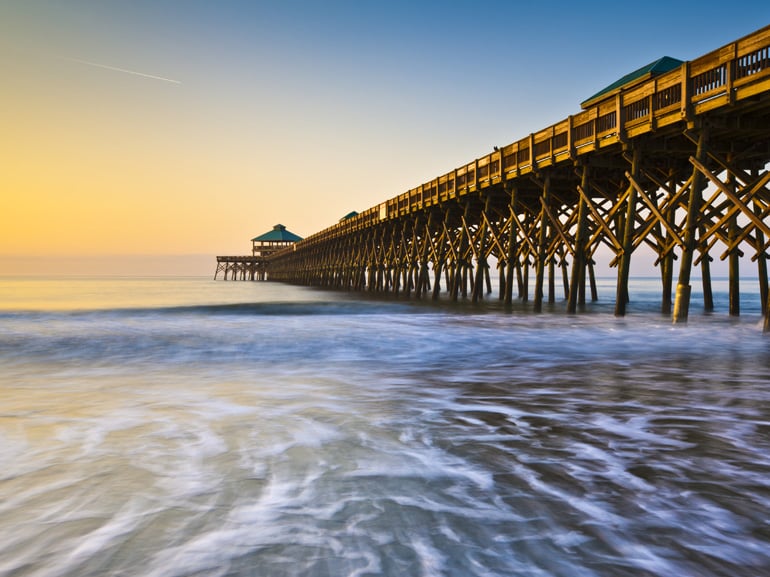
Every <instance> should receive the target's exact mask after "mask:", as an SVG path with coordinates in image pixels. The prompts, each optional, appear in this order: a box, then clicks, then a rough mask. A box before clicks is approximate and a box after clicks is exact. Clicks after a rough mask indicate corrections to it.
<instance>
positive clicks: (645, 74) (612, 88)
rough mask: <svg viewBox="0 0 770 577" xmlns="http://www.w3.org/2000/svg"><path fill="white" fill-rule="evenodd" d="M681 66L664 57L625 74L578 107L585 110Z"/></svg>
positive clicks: (677, 62)
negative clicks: (623, 90) (611, 95)
mask: <svg viewBox="0 0 770 577" xmlns="http://www.w3.org/2000/svg"><path fill="white" fill-rule="evenodd" d="M681 65H682V61H681V60H677V59H676V58H671V57H670V56H664V57H663V58H660V59H659V60H656V61H655V62H650V63H649V64H648V65H647V66H642V67H641V68H640V69H639V70H634V71H633V72H630V73H628V74H626V75H625V76H623V77H622V78H620V79H619V80H617V81H615V82H613V83H612V84H610V85H609V86H607V87H606V88H604V89H603V90H600V91H599V92H597V93H596V94H594V95H593V96H591V97H590V98H588V99H587V100H585V101H583V102H582V103H581V104H580V106H582V107H583V109H586V108H588V107H589V106H591V105H592V104H595V103H596V101H598V100H601V99H602V98H605V97H607V96H609V95H610V94H614V93H616V92H620V90H622V89H623V88H626V87H628V86H629V85H633V84H638V83H639V82H642V81H644V80H647V79H648V78H652V77H653V76H658V75H660V74H663V73H664V72H669V71H671V70H673V69H674V68H679V67H680V66H681Z"/></svg>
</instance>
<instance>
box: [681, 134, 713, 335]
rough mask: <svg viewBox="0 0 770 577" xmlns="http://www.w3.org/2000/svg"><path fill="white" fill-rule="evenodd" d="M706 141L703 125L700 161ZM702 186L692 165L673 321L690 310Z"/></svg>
mask: <svg viewBox="0 0 770 577" xmlns="http://www.w3.org/2000/svg"><path fill="white" fill-rule="evenodd" d="M707 141H708V128H707V127H706V126H703V127H702V128H701V130H700V134H699V135H698V146H697V149H696V152H695V158H696V159H697V160H698V161H699V162H701V163H702V162H704V161H705V160H706V154H707V150H706V143H707ZM704 187H705V182H704V178H703V175H702V174H701V172H700V171H699V170H698V168H697V167H694V168H693V175H692V180H691V182H690V195H689V200H688V203H687V221H686V224H685V231H684V246H683V247H682V263H681V264H680V265H679V281H678V282H677V285H676V298H675V300H674V319H673V320H674V323H686V322H687V316H688V314H689V311H690V292H691V289H692V287H691V286H690V273H691V271H692V262H693V256H694V255H693V253H694V252H695V236H696V234H697V232H698V224H699V221H700V205H701V195H702V194H703V189H704Z"/></svg>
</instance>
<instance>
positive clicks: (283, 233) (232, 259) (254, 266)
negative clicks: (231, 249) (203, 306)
mask: <svg viewBox="0 0 770 577" xmlns="http://www.w3.org/2000/svg"><path fill="white" fill-rule="evenodd" d="M301 240H302V237H300V236H298V235H296V234H294V233H293V232H291V231H289V230H287V229H286V227H285V226H284V225H282V224H276V225H275V226H274V227H273V229H272V230H269V231H268V232H266V233H264V234H261V235H259V236H255V237H254V238H252V239H251V255H242V256H218V257H217V269H216V271H215V272H214V280H216V278H217V275H218V274H219V273H220V272H222V273H224V280H228V278H227V277H228V274H229V276H230V280H267V261H268V259H269V258H270V256H272V255H273V254H274V253H276V252H278V251H279V250H282V249H285V248H287V247H289V246H291V245H293V244H294V243H295V242H298V241H301Z"/></svg>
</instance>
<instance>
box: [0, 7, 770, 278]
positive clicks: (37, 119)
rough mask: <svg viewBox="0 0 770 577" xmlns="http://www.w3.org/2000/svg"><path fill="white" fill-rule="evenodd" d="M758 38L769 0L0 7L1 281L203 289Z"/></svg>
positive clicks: (767, 19) (769, 17)
mask: <svg viewBox="0 0 770 577" xmlns="http://www.w3.org/2000/svg"><path fill="white" fill-rule="evenodd" d="M768 23H770V2H767V0H758V1H744V2H741V1H736V2H716V1H711V0H700V1H689V0H687V1H675V0H668V1H666V2H660V1H655V0H649V1H645V2H618V1H617V0H615V1H611V2H591V1H586V2H547V3H545V2H526V3H525V2H515V1H512V0H511V1H502V0H500V1H498V0H489V1H486V2H479V1H467V2H466V1H455V2H452V1H438V0H437V1H433V0H430V1H420V0H386V1H374V0H372V1H367V0H350V1H346V0H317V1H311V0H304V1H303V0H274V1H270V2H266V1H260V0H249V1H246V0H244V1H235V0H217V1H208V0H206V1H203V0H131V1H129V0H122V1H117V0H89V1H86V0H67V1H63V0H0V78H2V80H1V81H0V82H1V84H0V274H17V273H22V272H32V271H30V270H29V268H30V267H35V268H36V269H39V267H41V266H42V267H46V266H47V267H49V268H48V269H47V270H51V271H52V272H57V270H58V269H57V268H56V267H59V268H61V267H65V268H67V270H69V271H70V272H79V273H87V272H93V273H99V272H108V273H114V272H119V271H120V270H121V267H125V268H124V269H122V270H124V271H127V272H131V273H136V274H141V273H146V274H153V273H163V272H169V271H171V272H176V273H180V272H189V273H193V274H195V273H198V274H210V273H212V272H213V269H214V258H213V257H214V255H217V254H247V253H248V252H249V251H250V242H249V239H250V238H252V237H253V236H256V235H258V234H261V233H263V232H266V231H267V230H270V229H271V228H272V226H273V225H274V224H276V223H279V222H280V223H283V224H285V225H286V226H287V227H288V228H289V229H290V230H291V231H293V232H295V233H297V234H299V235H301V236H307V235H310V234H312V233H314V232H317V231H319V230H321V229H323V228H325V227H327V226H329V225H331V224H333V223H334V222H336V221H337V220H338V219H339V218H340V217H341V216H343V215H344V214H346V213H348V212H350V211H351V210H358V211H360V210H364V209H366V208H369V207H371V206H373V205H375V204H377V203H379V202H381V201H383V200H385V199H387V198H391V197H393V196H396V195H397V194H400V193H402V192H404V191H406V190H407V189H409V188H412V187H414V186H417V185H419V184H420V183H422V182H425V181H428V180H430V179H432V178H434V177H435V176H437V175H439V174H444V173H446V172H448V171H449V170H451V169H453V168H454V167H456V166H458V165H461V164H464V163H465V162H468V161H470V160H473V159H474V158H476V157H478V156H481V155H483V154H486V153H487V152H488V151H489V150H491V148H492V146H493V145H503V144H507V143H510V142H513V141H514V140H517V139H519V138H522V137H524V136H525V135H527V134H529V133H530V132H534V131H537V130H539V129H541V128H544V127H546V126H548V125H550V124H553V123H555V122H558V121H560V120H562V119H564V118H566V117H567V116H568V115H570V114H573V113H575V112H577V111H579V109H580V102H581V101H582V100H583V99H585V98H587V97H588V96H590V95H592V94H593V93H595V92H597V91H598V90H600V89H601V88H603V87H604V86H606V85H607V84H609V83H611V82H613V81H615V80H617V79H618V78H619V77H621V76H623V75H624V74H626V73H628V72H630V71H632V70H634V69H636V68H639V67H640V66H643V65H645V64H647V63H649V62H651V61H653V60H656V59H657V58H659V57H661V56H664V55H668V56H673V57H676V58H680V59H685V60H689V59H693V58H696V57H698V56H700V55H701V54H704V53H706V52H709V51H710V50H712V49H715V48H717V47H719V46H721V45H723V44H726V43H728V42H731V41H732V40H735V39H737V38H739V37H741V36H744V35H746V34H749V33H750V32H753V31H754V30H756V29H758V28H761V27H762V26H765V25H767V24H768ZM174 255H187V256H185V257H178V258H177V257H176V256H174ZM196 255H197V256H196ZM50 257H53V259H54V264H53V265H52V264H51V262H50ZM46 263H47V264H46ZM56 263H58V264H56ZM170 263H175V264H173V265H170ZM183 263H184V264H183ZM50 267H53V268H50ZM169 267H170V268H169ZM175 267H176V268H175Z"/></svg>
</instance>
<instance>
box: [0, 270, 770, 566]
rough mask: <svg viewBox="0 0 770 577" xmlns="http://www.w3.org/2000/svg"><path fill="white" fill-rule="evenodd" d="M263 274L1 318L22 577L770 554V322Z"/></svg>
mask: <svg viewBox="0 0 770 577" xmlns="http://www.w3.org/2000/svg"><path fill="white" fill-rule="evenodd" d="M188 282H190V283H192V282H193V281H188ZM196 282H202V281H196ZM234 284H239V288H238V289H237V290H239V291H240V290H243V289H242V288H240V287H243V286H244V284H240V283H234ZM224 285H225V283H218V284H216V285H214V287H213V288H211V287H212V285H206V286H207V287H209V288H211V290H217V291H227V290H230V289H229V287H228V286H224ZM245 285H246V286H251V287H252V288H251V290H252V291H255V292H254V294H253V297H254V298H253V300H252V301H250V302H251V303H252V304H250V305H243V306H238V307H235V308H233V307H232V306H219V305H215V304H212V303H216V302H220V303H237V302H239V299H231V296H232V295H230V296H228V295H222V298H221V299H220V300H219V301H217V300H216V299H212V300H211V301H205V302H201V303H198V304H199V305H201V306H197V305H195V303H194V302H191V301H194V299H190V300H187V299H179V302H176V303H175V302H174V299H173V298H172V296H170V295H168V294H164V298H158V301H159V302H158V305H159V307H163V308H157V307H156V308H153V307H151V306H148V303H142V305H141V307H142V308H134V309H125V310H116V309H114V308H109V309H104V310H91V311H82V312H78V311H71V310H70V311H64V312H56V311H46V310H39V311H36V312H18V313H17V312H8V313H5V314H4V315H2V317H1V318H0V362H1V363H2V366H3V371H2V373H0V462H2V464H3V466H2V468H0V575H14V576H25V577H26V576H51V575H57V576H59V575H61V576H83V575H94V576H96V575H100V576H101V575H112V576H118V575H120V576H124V575H137V576H139V575H142V576H145V575H149V576H193V575H201V576H202V575H206V576H209V575H222V576H233V577H234V576H247V575H255V576H262V575H270V576H282V575H287V576H288V575H292V576H294V575H307V576H311V575H312V576H326V575H329V576H340V575H345V576H347V575H350V576H367V575H369V576H373V575H399V576H400V575H426V576H428V575H451V576H471V575H479V576H482V575H484V576H490V575H492V576H510V575H521V576H531V575H534V576H538V575H542V576H546V575H548V576H552V575H556V576H569V577H575V576H605V575H606V576H610V575H611V576H615V575H629V576H631V575H634V576H636V575H650V576H653V575H654V576H669V575H704V576H709V575H714V576H716V575H737V576H753V575H760V574H762V573H763V571H764V570H765V569H766V568H767V567H770V547H768V545H769V544H770V525H768V519H770V404H769V403H768V401H769V400H770V379H768V377H767V375H768V368H770V367H769V365H770V360H769V359H770V355H768V352H769V351H768V349H770V341H768V339H766V338H763V337H762V334H761V326H760V324H759V319H758V318H751V317H750V316H749V317H744V318H743V319H742V320H740V321H737V322H735V321H731V320H729V319H726V318H723V317H710V318H699V317H697V316H696V317H695V318H694V319H693V322H691V324H690V325H688V326H687V327H676V328H675V327H672V326H671V325H670V323H669V322H668V321H667V320H666V319H662V318H660V317H658V316H656V315H654V314H649V313H639V314H635V315H633V314H632V315H631V316H630V317H627V318H626V319H619V320H618V319H615V318H614V317H612V316H611V315H606V314H604V313H598V314H592V313H588V314H585V315H579V316H575V317H566V316H564V315H554V314H552V315H541V316H532V315H530V314H527V313H526V312H523V311H520V312H514V313H513V314H497V313H495V314H488V313H485V312H484V311H482V310H474V309H467V308H466V309H463V310H458V309H457V308H452V307H449V308H446V307H437V308H436V307H431V306H427V307H419V306H415V305H414V304H407V303H396V302H379V303H366V302H360V301H350V300H347V299H346V298H345V297H340V296H335V295H331V294H326V293H310V294H314V295H319V294H322V295H323V296H322V297H319V296H314V297H312V299H307V298H306V296H307V295H308V294H309V293H308V292H307V291H300V290H295V289H293V288H288V287H283V289H282V290H283V292H282V300H283V301H284V303H283V304H282V305H281V306H280V307H278V306H273V305H272V304H271V303H272V302H273V301H272V299H271V297H268V298H264V297H262V296H261V293H259V292H258V291H259V290H261V288H260V287H261V286H264V285H261V284H260V285H252V284H251V283H245ZM153 290H158V291H160V292H161V293H163V291H164V290H165V289H162V288H158V287H157V286H154V289H153ZM191 290H194V287H191ZM271 290H272V289H271ZM240 302H248V301H240ZM175 304H176V305H179V308H177V307H176V306H175ZM636 304H637V306H638V307H640V308H644V306H649V307H650V308H652V307H653V304H654V303H652V301H650V303H648V305H645V303H644V302H637V303H636ZM193 305H195V306H193ZM204 305H205V306H204ZM52 308H58V307H52ZM65 308H66V307H65ZM74 308H77V307H74Z"/></svg>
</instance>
